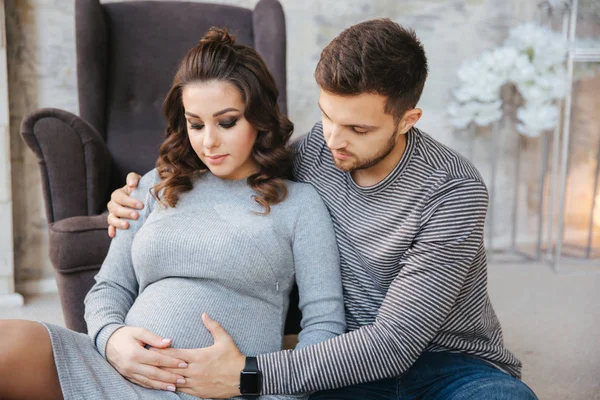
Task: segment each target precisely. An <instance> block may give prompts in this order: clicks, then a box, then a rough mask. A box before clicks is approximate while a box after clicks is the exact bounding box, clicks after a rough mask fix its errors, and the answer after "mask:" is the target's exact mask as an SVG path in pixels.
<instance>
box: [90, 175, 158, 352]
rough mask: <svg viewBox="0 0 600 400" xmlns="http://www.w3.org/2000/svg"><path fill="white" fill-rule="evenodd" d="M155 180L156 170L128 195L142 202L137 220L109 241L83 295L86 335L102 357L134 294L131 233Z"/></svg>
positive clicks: (139, 221)
mask: <svg viewBox="0 0 600 400" xmlns="http://www.w3.org/2000/svg"><path fill="white" fill-rule="evenodd" d="M157 182H158V175H157V174H156V170H152V171H150V172H148V173H147V174H146V175H144V176H143V177H142V179H141V180H140V183H139V185H138V187H137V189H136V190H134V191H133V192H132V193H131V197H133V198H135V199H138V200H140V201H142V202H143V203H144V208H143V209H142V210H141V211H140V212H139V218H138V219H137V220H131V221H130V222H129V229H127V230H118V232H117V235H116V236H115V238H114V239H113V240H112V241H111V243H110V248H109V250H108V254H107V256H106V259H105V260H104V262H103V263H102V267H101V268H100V271H99V272H98V274H97V275H96V276H95V280H96V283H95V285H94V286H93V287H92V289H91V290H90V291H89V292H88V294H87V296H86V297H85V301H84V303H85V315H84V317H85V322H86V323H87V327H88V335H89V336H90V338H91V339H92V341H93V343H94V345H95V346H96V349H97V350H98V352H100V354H102V356H103V357H106V354H105V350H106V343H107V342H108V339H109V338H110V336H111V335H112V334H113V333H114V332H115V331H116V330H117V329H119V328H121V327H122V326H124V321H125V316H126V315H127V312H128V311H129V309H130V308H131V306H132V305H133V302H134V301H135V299H136V298H137V296H138V280H137V277H136V275H135V271H134V268H133V263H132V260H131V245H132V243H133V238H134V237H135V234H136V233H137V231H138V230H139V229H140V227H141V226H142V225H143V224H144V221H145V220H146V218H147V216H148V215H149V214H150V212H151V211H152V209H153V207H154V203H155V202H156V201H155V200H154V198H153V197H152V195H151V194H150V188H151V187H152V186H153V185H154V184H155V183H157Z"/></svg>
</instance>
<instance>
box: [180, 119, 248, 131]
mask: <svg viewBox="0 0 600 400" xmlns="http://www.w3.org/2000/svg"><path fill="white" fill-rule="evenodd" d="M237 122H238V120H237V119H234V120H232V121H226V122H221V123H219V126H222V127H223V128H225V129H229V128H233V127H234V126H235V124H237ZM202 128H204V125H198V124H192V123H190V129H193V130H195V131H199V130H200V129H202Z"/></svg>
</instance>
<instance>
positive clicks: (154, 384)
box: [129, 374, 177, 392]
mask: <svg viewBox="0 0 600 400" xmlns="http://www.w3.org/2000/svg"><path fill="white" fill-rule="evenodd" d="M129 380H130V381H131V382H133V383H135V384H138V385H140V386H142V387H145V388H148V389H155V390H168V391H170V392H174V391H175V390H177V389H176V386H175V384H173V383H170V382H161V381H157V380H154V379H151V378H148V377H146V376H143V375H139V374H133V375H132V376H131V378H129Z"/></svg>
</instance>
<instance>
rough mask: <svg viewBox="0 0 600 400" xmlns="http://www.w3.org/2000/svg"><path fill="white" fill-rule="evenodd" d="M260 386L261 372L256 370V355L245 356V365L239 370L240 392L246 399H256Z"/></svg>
mask: <svg viewBox="0 0 600 400" xmlns="http://www.w3.org/2000/svg"><path fill="white" fill-rule="evenodd" d="M261 388H262V373H261V372H260V371H259V370H258V362H257V361H256V357H246V365H245V366H244V369H243V370H242V372H240V387H239V389H240V393H241V394H242V396H243V397H244V398H246V399H256V398H257V397H258V395H259V394H260V389H261Z"/></svg>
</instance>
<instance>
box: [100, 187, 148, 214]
mask: <svg viewBox="0 0 600 400" xmlns="http://www.w3.org/2000/svg"><path fill="white" fill-rule="evenodd" d="M131 192H132V190H131V189H130V188H129V187H127V186H123V187H122V188H120V189H117V190H115V191H114V192H112V193H111V195H110V201H109V202H108V211H110V212H111V213H113V214H115V215H116V216H118V217H125V218H131V216H130V213H132V212H135V210H134V209H138V210H141V209H142V208H144V204H143V203H142V202H141V201H139V200H138V199H136V198H134V197H131Z"/></svg>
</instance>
